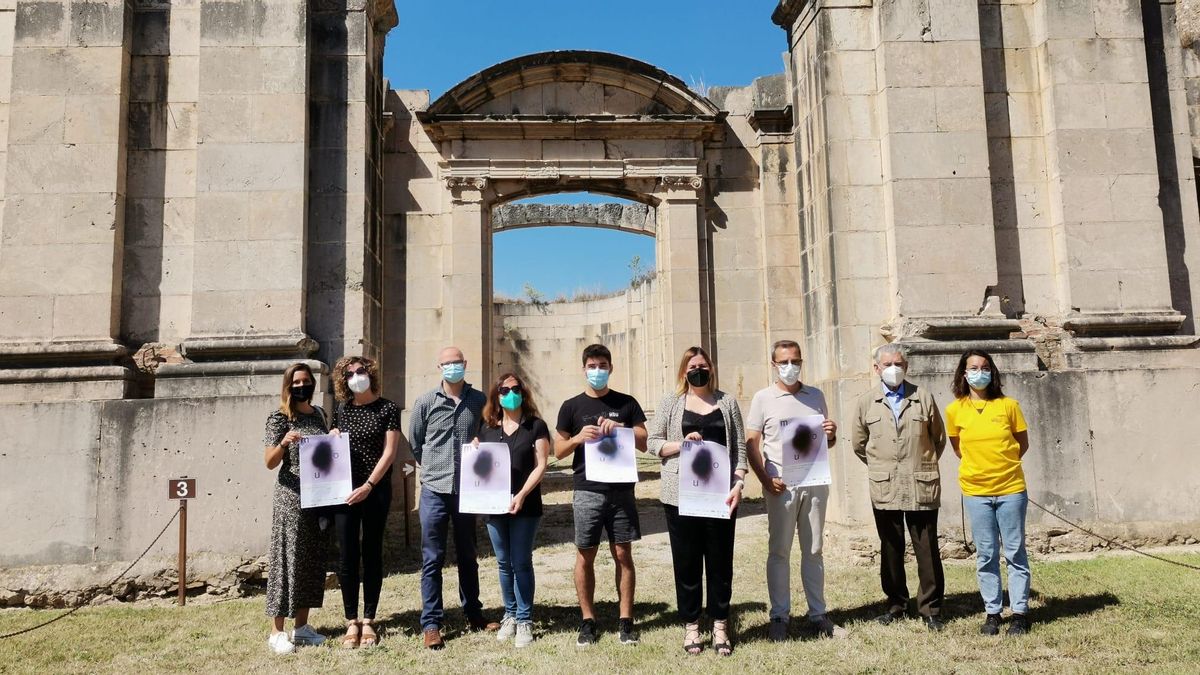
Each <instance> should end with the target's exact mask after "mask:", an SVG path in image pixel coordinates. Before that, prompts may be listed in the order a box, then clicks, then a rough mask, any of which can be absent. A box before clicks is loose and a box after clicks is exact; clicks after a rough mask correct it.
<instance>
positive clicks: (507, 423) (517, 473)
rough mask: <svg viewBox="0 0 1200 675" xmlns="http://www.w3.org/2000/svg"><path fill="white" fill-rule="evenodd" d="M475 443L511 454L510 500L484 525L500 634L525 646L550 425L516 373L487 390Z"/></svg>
mask: <svg viewBox="0 0 1200 675" xmlns="http://www.w3.org/2000/svg"><path fill="white" fill-rule="evenodd" d="M476 442H482V443H507V444H508V451H509V455H510V457H511V458H512V489H513V491H514V494H513V498H512V504H511V505H510V506H509V510H508V513H507V514H505V515H502V516H491V517H490V518H489V519H488V524H487V529H488V535H489V536H490V537H491V539H492V548H493V549H494V550H495V551H496V563H497V565H498V566H499V568H500V595H501V597H502V598H503V599H504V620H503V621H501V623H500V635H499V638H500V639H501V640H507V639H509V638H512V637H514V636H515V638H516V646H517V647H525V646H527V645H528V644H529V643H531V642H533V590H534V577H533V540H534V538H535V536H536V535H537V528H538V522H539V521H541V519H542V489H541V486H540V484H541V482H542V476H544V475H545V473H546V465H547V464H548V462H549V456H550V430H549V428H548V427H547V426H546V423H545V422H543V421H542V419H541V418H540V417H539V416H538V409H537V406H536V405H535V404H534V402H533V396H532V394H531V393H530V392H529V390H528V389H527V388H526V387H525V383H524V382H523V381H522V380H521V378H520V377H518V376H517V375H515V374H513V373H505V374H503V375H501V376H500V377H499V378H498V379H497V380H496V383H495V384H493V385H492V388H491V390H490V391H488V397H487V405H485V406H484V408H483V424H482V425H481V428H480V431H479V437H478V438H477V439H476Z"/></svg>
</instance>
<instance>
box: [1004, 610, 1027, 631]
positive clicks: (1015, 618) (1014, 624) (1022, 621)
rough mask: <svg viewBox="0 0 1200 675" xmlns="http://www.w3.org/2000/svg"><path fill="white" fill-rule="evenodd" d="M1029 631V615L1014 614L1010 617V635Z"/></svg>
mask: <svg viewBox="0 0 1200 675" xmlns="http://www.w3.org/2000/svg"><path fill="white" fill-rule="evenodd" d="M1028 632H1029V617H1027V616H1025V615H1024V614H1013V615H1012V616H1011V617H1009V619H1008V634H1009V635H1024V634H1026V633H1028Z"/></svg>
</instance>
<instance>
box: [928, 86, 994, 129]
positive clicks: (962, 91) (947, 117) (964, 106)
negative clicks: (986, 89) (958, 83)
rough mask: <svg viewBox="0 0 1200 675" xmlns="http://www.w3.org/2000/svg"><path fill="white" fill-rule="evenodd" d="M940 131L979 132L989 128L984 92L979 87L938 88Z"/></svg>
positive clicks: (938, 124)
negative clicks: (986, 118)
mask: <svg viewBox="0 0 1200 675" xmlns="http://www.w3.org/2000/svg"><path fill="white" fill-rule="evenodd" d="M934 93H935V98H936V101H937V130H938V131H977V130H982V129H986V128H987V123H986V120H985V118H984V110H983V91H982V90H981V89H980V88H979V87H937V88H935V89H934Z"/></svg>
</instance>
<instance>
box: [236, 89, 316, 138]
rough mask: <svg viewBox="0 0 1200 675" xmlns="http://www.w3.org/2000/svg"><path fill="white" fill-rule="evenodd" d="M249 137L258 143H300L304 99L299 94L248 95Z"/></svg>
mask: <svg viewBox="0 0 1200 675" xmlns="http://www.w3.org/2000/svg"><path fill="white" fill-rule="evenodd" d="M247 98H249V100H250V132H249V138H250V139H253V140H254V141H255V142H260V143H303V142H304V140H305V131H306V122H307V118H308V115H307V101H306V100H305V96H304V95H303V94H272V95H264V96H249V97H247Z"/></svg>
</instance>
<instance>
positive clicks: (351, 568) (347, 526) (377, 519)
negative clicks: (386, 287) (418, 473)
mask: <svg viewBox="0 0 1200 675" xmlns="http://www.w3.org/2000/svg"><path fill="white" fill-rule="evenodd" d="M333 372H334V378H335V379H334V393H335V394H336V395H337V398H338V400H339V401H341V404H340V405H339V406H338V408H337V411H336V412H334V415H333V426H334V429H333V433H348V434H350V474H351V482H352V484H353V486H354V491H353V492H351V493H350V496H349V497H348V498H347V499H346V506H343V507H339V508H338V509H337V511H336V512H335V513H334V527H335V529H336V530H337V537H338V548H339V553H340V557H341V564H340V565H339V569H338V582H339V584H340V585H341V587H342V604H343V606H344V609H345V610H346V635H345V637H343V638H342V646H343V647H346V648H348V649H353V648H355V647H359V646H362V647H373V646H375V644H376V643H377V642H378V640H379V636H378V635H377V634H376V633H375V629H374V628H373V627H372V622H374V620H375V611H376V609H377V608H378V606H379V592H380V589H382V588H383V528H384V525H385V524H387V514H388V509H389V508H390V507H391V504H392V460H393V459H394V458H395V457H396V448H397V447H398V446H399V443H400V409H399V408H398V407H396V404H395V403H392V402H391V401H389V400H388V399H386V398H382V397H381V396H380V395H379V368H378V367H377V366H376V365H375V362H374V361H372V360H371V359H368V358H365V357H362V356H347V357H343V358H341V359H339V360H338V362H337V365H336V366H334V371H333ZM360 537H361V539H360ZM360 561H361V563H362V578H361V581H362V591H363V618H362V620H361V621H360V620H359V618H358V584H359V580H360V579H359V573H358V567H359V562H360Z"/></svg>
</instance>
